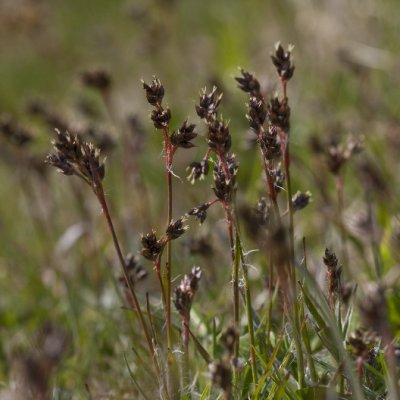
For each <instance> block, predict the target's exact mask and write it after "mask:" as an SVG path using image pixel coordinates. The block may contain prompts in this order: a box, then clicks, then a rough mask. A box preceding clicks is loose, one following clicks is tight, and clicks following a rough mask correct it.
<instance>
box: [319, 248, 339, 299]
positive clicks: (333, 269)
mask: <svg viewBox="0 0 400 400" xmlns="http://www.w3.org/2000/svg"><path fill="white" fill-rule="evenodd" d="M323 261H324V264H325V265H326V268H327V277H328V294H329V297H330V298H331V299H332V303H331V305H333V304H334V300H335V299H336V298H337V297H338V296H340V295H341V294H342V285H341V275H342V267H340V266H339V265H338V259H337V257H336V254H335V253H333V252H331V251H330V250H329V249H325V256H324V257H323Z"/></svg>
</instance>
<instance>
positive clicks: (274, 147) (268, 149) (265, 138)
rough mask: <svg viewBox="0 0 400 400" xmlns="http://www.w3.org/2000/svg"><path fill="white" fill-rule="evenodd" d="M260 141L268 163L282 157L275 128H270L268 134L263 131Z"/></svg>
mask: <svg viewBox="0 0 400 400" xmlns="http://www.w3.org/2000/svg"><path fill="white" fill-rule="evenodd" d="M259 141H260V146H261V150H262V153H263V155H264V158H265V160H266V161H271V160H274V159H275V158H278V157H280V155H281V145H280V141H279V137H278V134H277V130H276V129H275V127H273V126H270V127H269V128H268V130H267V131H266V132H265V131H263V132H262V134H261V136H260V138H259Z"/></svg>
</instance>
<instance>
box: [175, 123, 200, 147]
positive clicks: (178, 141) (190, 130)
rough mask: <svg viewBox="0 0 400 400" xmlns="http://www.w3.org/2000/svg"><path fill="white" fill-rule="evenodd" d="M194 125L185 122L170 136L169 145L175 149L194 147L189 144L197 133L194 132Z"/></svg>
mask: <svg viewBox="0 0 400 400" xmlns="http://www.w3.org/2000/svg"><path fill="white" fill-rule="evenodd" d="M195 127H196V125H195V124H190V125H188V124H187V121H185V122H184V123H183V124H182V125H181V127H180V128H179V129H178V130H177V131H176V132H173V133H172V134H171V136H170V140H171V143H172V144H173V145H174V146H176V147H182V148H184V149H190V148H191V147H194V144H193V143H192V142H191V140H193V139H194V138H195V137H196V136H197V133H196V132H194V128H195Z"/></svg>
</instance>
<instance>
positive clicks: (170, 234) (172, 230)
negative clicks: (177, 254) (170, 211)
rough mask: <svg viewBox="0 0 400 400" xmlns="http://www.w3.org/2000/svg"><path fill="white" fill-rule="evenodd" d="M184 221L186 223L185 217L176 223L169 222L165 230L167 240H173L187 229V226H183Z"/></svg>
mask: <svg viewBox="0 0 400 400" xmlns="http://www.w3.org/2000/svg"><path fill="white" fill-rule="evenodd" d="M185 221H186V218H185V217H181V218H179V219H177V220H176V221H171V222H170V223H169V225H168V227H167V230H166V235H167V238H168V239H170V240H174V239H178V237H180V236H182V235H183V234H184V233H185V232H186V230H187V229H188V228H189V227H188V226H187V225H184V224H183V223H184V222H185Z"/></svg>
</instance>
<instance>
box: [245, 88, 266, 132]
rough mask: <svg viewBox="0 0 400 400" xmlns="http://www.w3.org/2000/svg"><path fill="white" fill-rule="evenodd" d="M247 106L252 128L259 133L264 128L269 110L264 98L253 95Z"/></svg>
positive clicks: (247, 116) (247, 115)
mask: <svg viewBox="0 0 400 400" xmlns="http://www.w3.org/2000/svg"><path fill="white" fill-rule="evenodd" d="M247 108H248V111H247V114H246V118H247V119H248V121H249V124H250V128H251V129H253V130H254V131H255V132H256V133H259V132H260V131H261V130H262V126H263V124H264V122H265V119H266V118H267V110H266V108H265V103H264V100H263V99H259V98H257V97H255V96H251V97H250V98H249V103H248V104H247Z"/></svg>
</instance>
